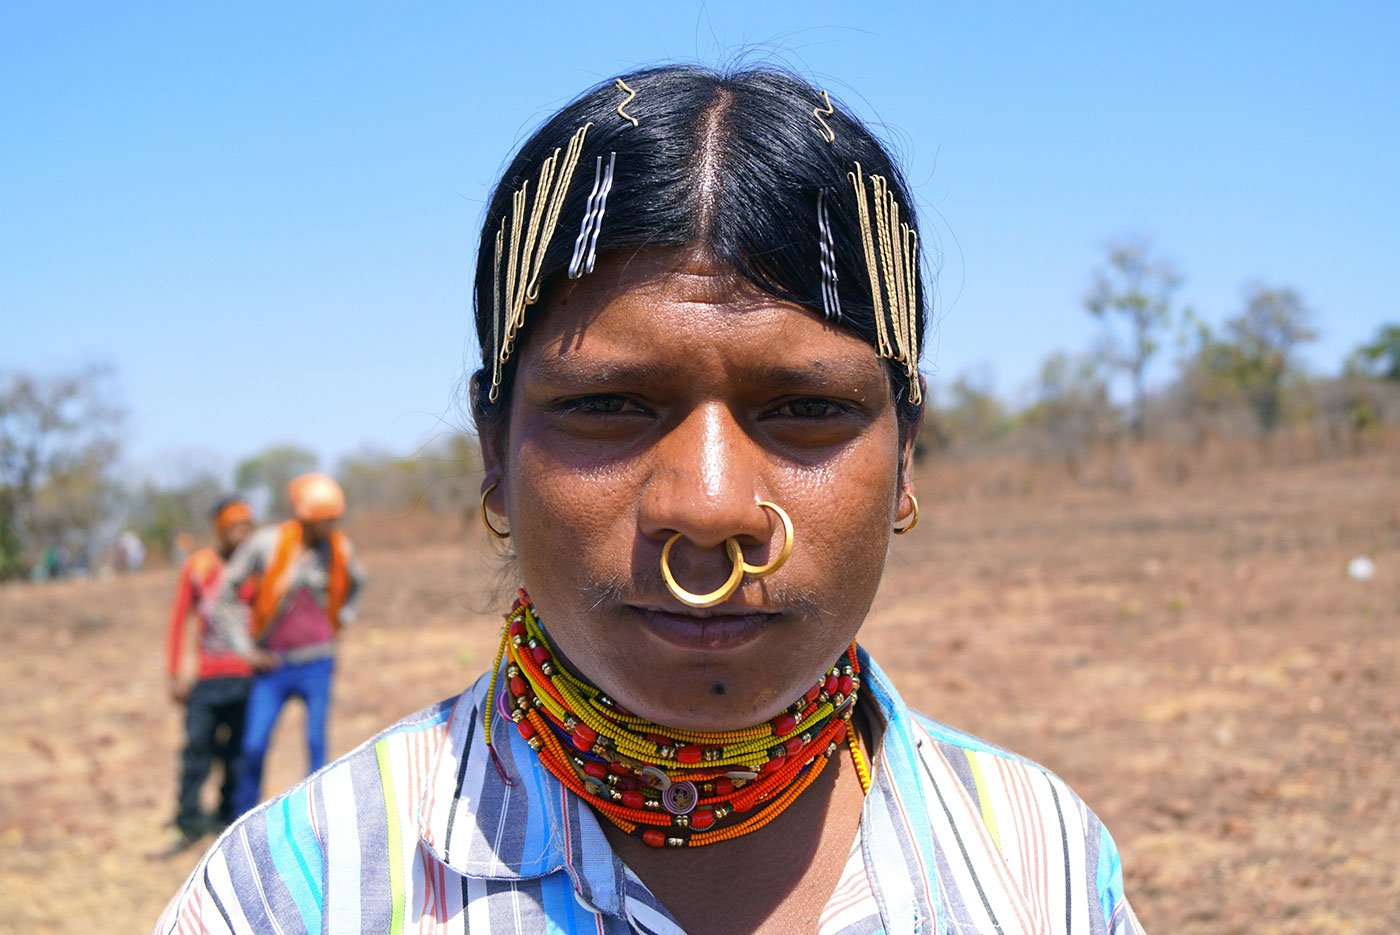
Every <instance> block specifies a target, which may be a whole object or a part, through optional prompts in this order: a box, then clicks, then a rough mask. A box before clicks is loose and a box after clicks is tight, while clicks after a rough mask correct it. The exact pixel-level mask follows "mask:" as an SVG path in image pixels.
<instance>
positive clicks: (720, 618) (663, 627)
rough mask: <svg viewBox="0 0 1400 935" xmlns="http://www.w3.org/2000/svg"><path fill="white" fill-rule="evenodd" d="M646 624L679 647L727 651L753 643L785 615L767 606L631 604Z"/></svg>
mask: <svg viewBox="0 0 1400 935" xmlns="http://www.w3.org/2000/svg"><path fill="white" fill-rule="evenodd" d="M627 609H628V610H629V611H630V612H631V613H632V614H633V615H635V616H636V618H637V619H638V621H639V622H640V623H641V624H642V627H643V628H644V629H645V630H647V631H648V632H649V633H651V634H652V635H653V636H655V637H656V638H657V639H659V640H661V641H662V642H664V643H669V644H670V645H672V646H675V647H677V648H679V649H689V650H701V651H707V652H723V651H725V650H732V649H738V648H739V647H741V646H745V645H747V644H748V643H751V642H753V641H754V640H756V639H758V638H759V637H760V636H762V635H763V634H764V633H765V632H767V631H768V629H769V628H771V627H772V626H773V625H774V624H775V623H777V622H778V620H779V618H780V616H781V614H780V612H779V611H777V610H773V609H771V608H767V607H747V606H744V605H740V604H719V605H716V606H714V607H706V608H703V609H702V608H692V607H678V606H676V605H674V604H661V603H657V604H628V605H627Z"/></svg>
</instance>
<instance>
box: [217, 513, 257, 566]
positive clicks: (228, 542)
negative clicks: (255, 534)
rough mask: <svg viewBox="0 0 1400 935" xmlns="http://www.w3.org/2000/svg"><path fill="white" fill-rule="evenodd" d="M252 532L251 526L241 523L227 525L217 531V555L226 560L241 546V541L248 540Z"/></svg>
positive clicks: (250, 524)
mask: <svg viewBox="0 0 1400 935" xmlns="http://www.w3.org/2000/svg"><path fill="white" fill-rule="evenodd" d="M252 531H253V524H252V523H250V522H243V521H240V522H237V523H229V524H228V525H227V526H225V527H223V528H222V529H220V530H218V537H219V554H220V555H222V556H223V557H224V559H225V560H227V559H228V557H229V556H231V555H232V554H233V552H234V550H235V549H237V548H238V547H239V546H240V545H242V544H243V540H244V539H246V538H248V536H249V534H250V533H252Z"/></svg>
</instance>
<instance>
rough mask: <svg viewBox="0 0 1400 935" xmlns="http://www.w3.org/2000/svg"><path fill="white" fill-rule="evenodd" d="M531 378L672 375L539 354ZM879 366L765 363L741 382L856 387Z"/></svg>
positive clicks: (644, 382)
mask: <svg viewBox="0 0 1400 935" xmlns="http://www.w3.org/2000/svg"><path fill="white" fill-rule="evenodd" d="M530 371H531V374H530V376H531V378H532V379H533V380H538V381H540V382H541V383H545V384H549V385H553V386H578V385H587V386H655V385H663V384H666V383H668V382H670V381H671V380H674V379H675V378H676V375H677V373H676V368H675V367H674V366H670V365H666V364H660V363H655V362H651V361H630V360H588V361H584V360H580V359H578V358H574V357H568V356H557V355H554V356H547V357H541V358H538V359H537V360H535V361H533V362H532V365H531V367H530ZM884 375H885V373H884V369H883V368H870V367H866V366H862V365H859V364H853V363H847V362H844V361H829V360H814V361H812V362H811V363H809V364H806V365H793V364H782V363H771V362H770V363H765V364H763V365H762V366H761V367H758V368H755V369H753V370H751V371H748V372H747V373H745V374H744V375H743V376H744V379H745V382H747V383H751V384H757V385H761V386H765V387H774V388H785V387H792V388H801V389H811V388H813V387H819V388H828V387H829V388H838V387H839V388H842V389H852V388H855V389H860V388H864V387H866V386H868V385H869V384H870V382H871V381H872V379H874V378H878V377H884Z"/></svg>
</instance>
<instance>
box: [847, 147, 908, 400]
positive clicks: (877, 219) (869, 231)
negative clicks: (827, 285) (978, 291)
mask: <svg viewBox="0 0 1400 935" xmlns="http://www.w3.org/2000/svg"><path fill="white" fill-rule="evenodd" d="M846 178H847V179H849V180H850V182H851V185H852V187H853V188H854V189H855V196H856V218H857V220H858V221H859V227H860V240H861V246H862V247H863V248H864V252H865V268H866V272H867V273H868V274H869V276H870V296H871V302H872V304H873V305H874V307H875V343H876V347H875V351H876V353H877V354H878V355H879V356H880V357H884V358H887V359H889V360H893V361H895V362H896V363H898V364H901V365H902V366H903V367H904V372H905V373H906V374H907V375H908V377H909V401H910V402H911V403H913V404H914V405H916V406H917V405H919V404H920V403H921V402H922V401H923V389H922V388H921V387H920V386H919V356H918V355H919V265H918V264H919V235H918V233H917V232H916V231H915V230H914V229H913V228H911V227H910V226H909V225H908V224H906V223H904V222H902V221H901V220H900V219H899V202H898V201H896V200H895V197H894V193H893V192H891V191H890V187H889V182H888V180H886V179H885V177H884V176H880V175H872V176H870V191H869V193H868V195H867V192H866V186H865V175H864V173H863V171H862V170H861V166H860V163H858V162H857V163H856V170H855V171H854V172H847V173H846ZM872 205H873V207H874V212H873V213H874V217H873V219H872V217H871V214H872V212H871V207H872Z"/></svg>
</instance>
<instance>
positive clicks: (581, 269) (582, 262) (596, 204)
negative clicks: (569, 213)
mask: <svg viewBox="0 0 1400 935" xmlns="http://www.w3.org/2000/svg"><path fill="white" fill-rule="evenodd" d="M616 165H617V153H608V168H607V171H606V172H605V171H604V170H603V157H602V156H599V157H598V165H597V167H596V168H595V169H594V170H593V191H591V192H589V193H588V206H587V207H586V208H585V209H584V212H583V221H582V223H580V224H579V230H578V238H577V239H575V240H574V256H573V259H571V260H570V261H569V278H570V279H578V278H579V277H581V276H582V275H583V274H584V273H591V272H593V263H594V261H595V260H596V259H597V258H598V235H599V234H600V233H602V230H603V212H605V211H606V210H607V209H608V192H610V191H612V184H613V167H614V166H616Z"/></svg>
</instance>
